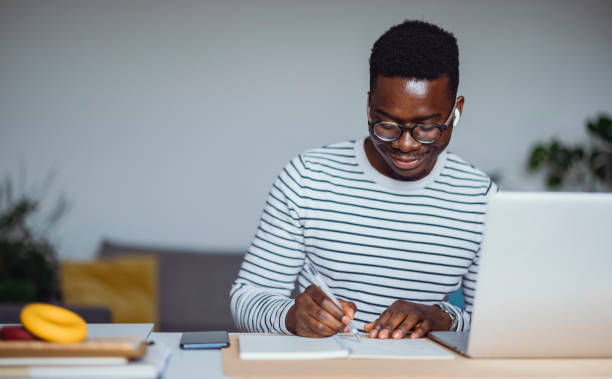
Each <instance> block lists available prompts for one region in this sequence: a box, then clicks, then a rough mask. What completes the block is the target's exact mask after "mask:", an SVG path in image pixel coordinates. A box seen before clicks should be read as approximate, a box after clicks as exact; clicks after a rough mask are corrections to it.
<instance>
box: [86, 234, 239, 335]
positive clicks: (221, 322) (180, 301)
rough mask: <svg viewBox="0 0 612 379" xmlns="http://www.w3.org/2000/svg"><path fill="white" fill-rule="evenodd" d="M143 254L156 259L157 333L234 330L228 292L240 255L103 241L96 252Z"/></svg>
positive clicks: (104, 255) (100, 254)
mask: <svg viewBox="0 0 612 379" xmlns="http://www.w3.org/2000/svg"><path fill="white" fill-rule="evenodd" d="M245 251H246V249H245ZM142 254H153V255H155V256H156V257H157V259H158V270H159V272H158V296H159V309H158V317H159V320H158V323H157V324H156V326H157V330H159V331H162V332H176V331H181V332H183V331H205V330H227V331H237V329H236V327H235V325H234V322H233V320H232V316H231V313H230V303H229V291H230V288H231V285H232V283H233V281H234V280H235V279H236V276H237V275H238V271H239V269H240V264H241V263H242V258H243V252H239V253H236V252H230V251H222V252H205V251H193V250H175V249H161V248H156V247H147V246H134V245H124V244H120V243H117V242H113V241H104V242H103V243H102V244H101V245H100V248H99V250H98V257H99V258H112V257H117V256H125V255H142Z"/></svg>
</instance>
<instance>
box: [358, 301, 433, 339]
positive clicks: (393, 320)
mask: <svg viewBox="0 0 612 379" xmlns="http://www.w3.org/2000/svg"><path fill="white" fill-rule="evenodd" d="M433 308H435V307H434V306H430V305H424V304H418V303H412V302H409V301H405V300H397V301H395V302H394V303H393V304H391V306H390V307H389V308H388V309H386V310H385V311H384V312H383V313H382V314H381V315H380V316H379V317H378V319H376V320H375V321H374V322H371V323H369V324H366V325H365V326H364V330H365V331H366V332H368V333H369V334H370V338H380V339H385V338H389V337H391V338H395V339H397V338H404V337H406V336H407V335H408V336H409V337H410V338H421V337H423V336H425V335H426V334H427V333H428V332H429V331H430V330H432V328H433V325H434V321H436V320H437V319H436V315H437V314H436V313H435V312H433V311H432V309H433ZM436 322H437V321H436ZM436 328H438V327H436ZM436 330H438V329H436Z"/></svg>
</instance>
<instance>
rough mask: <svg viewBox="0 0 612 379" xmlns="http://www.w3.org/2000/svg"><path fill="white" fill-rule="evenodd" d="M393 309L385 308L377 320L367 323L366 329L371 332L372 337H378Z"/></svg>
mask: <svg viewBox="0 0 612 379" xmlns="http://www.w3.org/2000/svg"><path fill="white" fill-rule="evenodd" d="M390 313H391V311H390V310H389V309H387V310H385V311H384V312H383V313H382V314H381V315H380V317H378V319H376V321H374V322H371V323H369V324H368V325H366V328H367V329H365V331H366V332H369V333H370V338H377V337H378V336H379V335H378V333H379V331H380V329H381V328H382V326H383V324H384V323H386V322H387V319H388V318H389V315H390Z"/></svg>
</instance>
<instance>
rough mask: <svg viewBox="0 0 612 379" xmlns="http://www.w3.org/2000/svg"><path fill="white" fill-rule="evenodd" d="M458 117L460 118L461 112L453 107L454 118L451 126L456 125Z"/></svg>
mask: <svg viewBox="0 0 612 379" xmlns="http://www.w3.org/2000/svg"><path fill="white" fill-rule="evenodd" d="M460 118H461V112H459V109H457V108H455V119H454V120H453V127H455V126H457V124H458V123H459V119H460Z"/></svg>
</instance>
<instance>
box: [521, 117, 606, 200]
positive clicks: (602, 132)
mask: <svg viewBox="0 0 612 379" xmlns="http://www.w3.org/2000/svg"><path fill="white" fill-rule="evenodd" d="M586 127H587V130H588V131H589V134H590V136H591V143H590V146H582V145H578V146H574V147H572V146H566V145H564V144H562V143H561V142H559V141H558V140H557V139H553V140H552V141H551V142H549V143H544V144H543V143H538V144H536V145H535V146H534V147H533V148H532V150H531V153H530V155H529V160H528V168H529V170H530V171H538V170H541V169H543V170H545V172H546V185H547V187H548V188H550V189H559V188H562V187H571V188H574V189H579V190H586V191H612V119H610V117H608V116H604V115H601V116H599V117H598V118H597V119H595V120H593V121H587V123H586Z"/></svg>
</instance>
